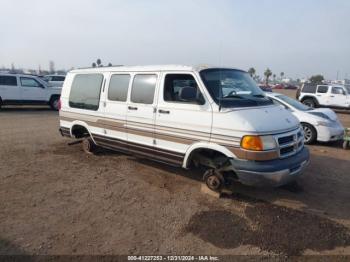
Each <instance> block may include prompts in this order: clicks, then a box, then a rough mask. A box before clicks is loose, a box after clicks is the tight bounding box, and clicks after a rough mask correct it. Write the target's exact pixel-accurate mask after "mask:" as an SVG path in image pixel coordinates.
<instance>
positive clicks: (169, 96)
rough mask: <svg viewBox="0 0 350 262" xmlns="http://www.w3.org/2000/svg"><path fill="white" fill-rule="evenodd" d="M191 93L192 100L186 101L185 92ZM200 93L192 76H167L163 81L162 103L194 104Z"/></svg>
mask: <svg viewBox="0 0 350 262" xmlns="http://www.w3.org/2000/svg"><path fill="white" fill-rule="evenodd" d="M190 90H192V91H193V94H194V95H195V97H194V99H186V96H185V95H184V93H185V92H187V93H188V92H190ZM199 94H200V91H199V89H198V85H197V82H196V80H195V79H194V77H193V76H192V75H185V74H167V75H166V77H165V80H164V101H167V102H180V103H196V102H195V100H196V97H198V96H199Z"/></svg>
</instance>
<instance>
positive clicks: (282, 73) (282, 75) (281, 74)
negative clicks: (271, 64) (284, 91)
mask: <svg viewBox="0 0 350 262" xmlns="http://www.w3.org/2000/svg"><path fill="white" fill-rule="evenodd" d="M280 76H281V80H282V79H283V77H284V72H281V73H280Z"/></svg>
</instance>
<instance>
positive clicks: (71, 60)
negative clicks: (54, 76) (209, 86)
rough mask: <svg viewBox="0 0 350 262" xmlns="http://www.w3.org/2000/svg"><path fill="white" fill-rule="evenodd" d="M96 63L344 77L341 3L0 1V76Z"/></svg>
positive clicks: (348, 38)
mask: <svg viewBox="0 0 350 262" xmlns="http://www.w3.org/2000/svg"><path fill="white" fill-rule="evenodd" d="M97 58H100V59H101V60H102V63H104V64H108V63H109V62H110V63H112V64H115V65H119V64H122V65H149V64H186V65H198V64H210V65H216V66H232V67H236V68H241V69H245V70H248V68H250V67H254V68H255V69H256V71H257V73H258V74H260V75H263V71H264V70H265V69H266V68H267V67H269V68H270V69H271V70H272V72H273V73H275V74H276V75H279V74H280V72H285V75H286V76H288V77H293V78H305V77H308V76H310V75H313V74H319V73H320V74H323V75H324V76H325V77H326V78H328V79H335V78H336V77H337V75H338V78H346V77H347V78H350V1H349V0H293V1H290V0H173V1H170V0H49V1H48V0H0V67H2V66H5V67H10V66H11V63H14V65H15V67H21V68H34V69H37V68H38V67H39V65H40V66H41V68H42V69H48V67H49V61H50V60H52V61H54V63H55V68H56V69H61V68H62V69H70V68H71V67H75V68H78V67H86V66H91V64H92V62H94V61H96V59H97Z"/></svg>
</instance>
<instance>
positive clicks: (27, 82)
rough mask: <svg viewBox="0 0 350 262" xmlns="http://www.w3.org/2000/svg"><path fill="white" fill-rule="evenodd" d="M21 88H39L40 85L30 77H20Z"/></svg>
mask: <svg viewBox="0 0 350 262" xmlns="http://www.w3.org/2000/svg"><path fill="white" fill-rule="evenodd" d="M20 79H21V86H25V87H40V86H41V84H40V83H39V82H38V81H36V80H35V79H34V78H30V77H21V78H20Z"/></svg>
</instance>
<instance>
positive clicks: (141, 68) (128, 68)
mask: <svg viewBox="0 0 350 262" xmlns="http://www.w3.org/2000/svg"><path fill="white" fill-rule="evenodd" d="M208 68H228V69H237V68H231V67H217V66H209V65H198V66H188V65H144V66H108V67H107V66H106V67H89V68H80V69H73V70H71V71H70V72H71V73H78V72H110V71H112V72H113V71H118V72H121V71H125V72H128V71H130V72H147V71H149V72H154V71H201V70H203V69H208ZM238 70H240V69H238Z"/></svg>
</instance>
